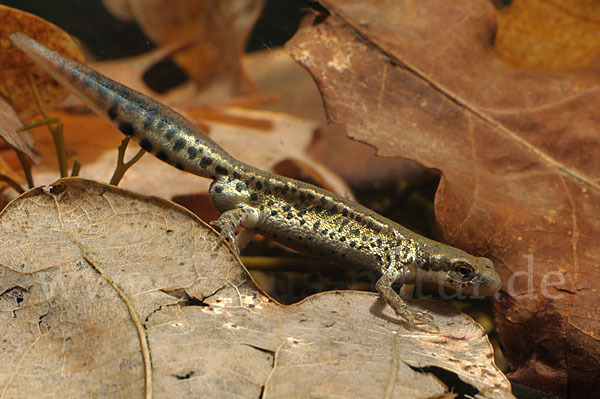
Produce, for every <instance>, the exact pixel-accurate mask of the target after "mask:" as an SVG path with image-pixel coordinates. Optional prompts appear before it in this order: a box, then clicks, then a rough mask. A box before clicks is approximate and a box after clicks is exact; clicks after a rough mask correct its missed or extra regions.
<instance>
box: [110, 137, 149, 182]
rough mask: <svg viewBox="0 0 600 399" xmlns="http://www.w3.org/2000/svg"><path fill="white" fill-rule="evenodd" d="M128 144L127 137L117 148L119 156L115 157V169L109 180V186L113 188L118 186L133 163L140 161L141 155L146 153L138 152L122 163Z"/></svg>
mask: <svg viewBox="0 0 600 399" xmlns="http://www.w3.org/2000/svg"><path fill="white" fill-rule="evenodd" d="M128 144H129V137H125V138H124V139H123V141H121V145H120V146H119V155H118V157H117V167H116V168H115V172H114V173H113V175H112V178H111V179H110V184H111V185H113V186H118V185H119V182H120V181H121V179H122V178H123V176H124V175H125V172H127V169H129V168H130V167H132V166H133V164H134V163H136V162H137V161H139V160H140V158H141V157H142V155H144V154H145V153H146V151H144V150H139V151H138V152H137V154H135V155H134V156H133V158H131V159H130V160H129V162H124V160H125V150H126V149H127V145H128Z"/></svg>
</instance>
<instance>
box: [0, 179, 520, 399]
mask: <svg viewBox="0 0 600 399" xmlns="http://www.w3.org/2000/svg"><path fill="white" fill-rule="evenodd" d="M0 226H1V227H0V318H1V320H0V334H1V336H2V338H3V345H1V346H0V355H1V356H2V362H1V363H0V392H2V395H3V396H5V397H11V398H21V397H23V398H29V397H34V396H37V395H38V394H39V393H40V392H45V393H46V396H47V397H57V398H58V397H61V398H62V397H73V396H86V397H88V396H98V395H100V396H106V395H110V396H111V397H115V398H121V397H122V398H131V397H141V396H142V395H143V392H144V391H146V395H147V397H148V396H150V395H151V393H153V394H154V397H183V396H187V397H189V396H192V397H214V396H238V397H259V396H260V397H265V398H267V397H281V398H289V397H315V396H319V397H323V396H336V397H364V398H371V397H373V398H375V397H377V398H379V397H383V396H386V397H397V398H406V397H432V396H434V395H441V394H444V393H445V392H447V388H446V387H445V386H444V385H443V384H442V383H440V381H438V380H437V379H436V378H435V377H434V376H432V375H431V374H429V373H427V372H422V371H419V370H418V369H421V368H424V367H428V366H435V367H440V368H443V369H446V370H449V371H451V372H453V373H456V374H457V375H458V376H459V377H460V378H461V379H462V380H463V381H465V382H466V383H467V384H469V385H472V386H473V387H475V388H474V392H477V391H478V392H479V394H478V395H477V396H476V397H477V398H512V397H513V396H512V395H511V394H510V391H509V389H510V387H509V384H508V381H507V380H506V378H505V377H504V376H503V375H502V374H501V373H500V372H499V371H498V370H497V368H496V367H495V366H494V364H493V360H492V358H493V355H492V352H491V347H490V344H489V342H488V340H487V337H486V335H485V333H484V332H483V330H482V329H481V327H479V326H477V325H476V324H474V323H473V321H472V320H471V319H469V318H467V317H466V316H464V315H462V314H460V313H459V312H458V311H456V310H454V309H453V308H451V307H450V306H448V305H447V304H445V303H444V302H442V301H425V300H419V301H413V302H411V304H410V306H413V307H416V308H418V309H421V310H427V311H428V312H430V314H431V315H432V317H433V318H434V321H435V323H436V324H437V325H438V326H439V327H440V333H439V334H429V333H424V332H419V331H416V332H415V331H406V330H405V329H404V328H403V327H402V325H401V324H398V321H397V319H396V318H395V317H394V316H393V315H392V313H393V312H392V311H391V310H390V309H389V307H387V306H385V305H384V304H383V302H382V301H381V300H380V299H379V298H378V296H377V295H376V294H373V293H360V292H351V291H348V292H329V293H323V294H320V295H317V296H313V297H310V298H308V299H307V300H306V301H304V302H302V303H300V304H298V305H296V306H293V307H289V308H284V307H281V306H280V305H277V304H276V303H274V302H272V301H270V300H269V299H268V298H267V297H265V296H264V295H263V294H261V292H260V291H259V290H257V289H256V288H255V287H254V285H253V284H252V283H251V282H250V281H249V280H248V277H247V274H246V273H245V271H244V269H243V268H242V266H241V264H240V263H239V261H238V260H237V258H236V257H235V256H234V255H232V254H231V253H230V252H229V251H228V250H227V249H226V248H225V247H221V248H220V249H215V243H216V237H217V236H216V233H215V232H214V231H213V230H212V229H210V228H209V227H208V226H206V225H205V224H203V223H202V222H200V221H199V220H198V219H197V218H195V217H194V216H193V215H191V214H190V213H189V212H188V211H186V210H185V209H183V208H181V207H178V206H176V205H173V204H172V203H169V202H167V201H164V200H160V199H157V198H149V197H144V196H141V195H138V194H133V193H130V192H127V191H125V190H122V189H118V188H115V187H111V186H106V185H103V184H100V183H95V182H92V181H88V180H83V179H77V178H75V179H73V178H71V179H65V180H61V181H59V182H58V183H57V184H55V185H53V186H52V187H50V188H49V189H48V190H45V189H42V188H40V189H36V190H32V191H30V192H28V193H26V194H24V195H23V196H21V197H20V198H19V199H17V200H15V201H13V202H12V203H11V204H10V205H9V206H8V207H7V208H6V209H5V210H4V211H3V213H2V214H1V215H0ZM49 387H51V389H49Z"/></svg>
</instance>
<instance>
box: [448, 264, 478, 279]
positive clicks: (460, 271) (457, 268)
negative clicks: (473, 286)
mask: <svg viewBox="0 0 600 399" xmlns="http://www.w3.org/2000/svg"><path fill="white" fill-rule="evenodd" d="M450 276H451V277H452V278H453V279H455V280H458V281H471V280H473V278H474V277H475V270H474V269H473V266H471V265H469V264H468V263H464V262H456V263H454V264H453V265H452V270H451V271H450Z"/></svg>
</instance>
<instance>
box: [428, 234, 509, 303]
mask: <svg viewBox="0 0 600 399" xmlns="http://www.w3.org/2000/svg"><path fill="white" fill-rule="evenodd" d="M432 244H433V245H431V246H430V248H429V250H430V252H429V256H426V257H424V258H423V260H424V261H423V262H422V263H419V264H418V265H417V276H416V279H417V281H420V282H422V283H423V285H424V286H433V287H444V288H447V289H449V290H451V291H454V292H457V293H460V294H463V295H468V296H492V295H494V294H495V293H497V292H498V291H500V288H502V281H501V280H500V276H498V273H497V272H496V270H495V269H494V264H493V263H492V261H491V260H489V259H487V258H483V257H477V256H473V255H469V254H468V253H466V252H464V251H462V250H460V249H457V248H453V247H450V246H447V245H444V244H441V243H438V242H432ZM432 249H433V250H432Z"/></svg>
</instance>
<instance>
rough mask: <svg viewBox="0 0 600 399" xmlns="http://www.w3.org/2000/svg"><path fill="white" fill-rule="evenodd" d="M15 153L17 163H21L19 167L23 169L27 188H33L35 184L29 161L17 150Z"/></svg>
mask: <svg viewBox="0 0 600 399" xmlns="http://www.w3.org/2000/svg"><path fill="white" fill-rule="evenodd" d="M15 152H16V153H17V157H18V158H19V162H21V167H22V168H23V171H24V172H25V178H26V179H27V186H28V187H29V188H34V187H35V184H34V183H33V175H32V174H31V164H30V163H29V160H28V159H27V157H26V156H25V154H23V152H21V151H19V150H17V149H16V148H15Z"/></svg>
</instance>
